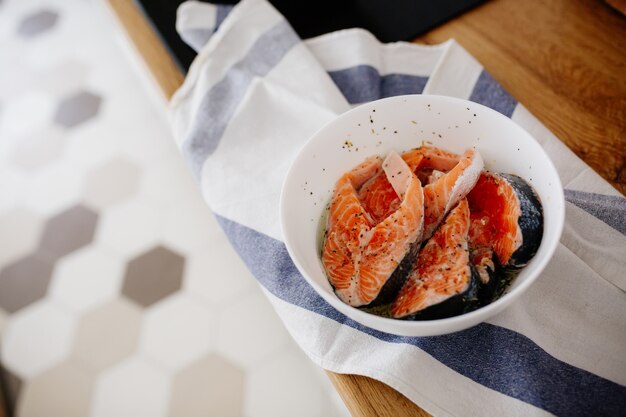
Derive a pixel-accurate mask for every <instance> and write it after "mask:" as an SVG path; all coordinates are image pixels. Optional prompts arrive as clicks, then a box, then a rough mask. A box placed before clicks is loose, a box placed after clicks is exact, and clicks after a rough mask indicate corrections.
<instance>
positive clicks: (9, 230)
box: [0, 186, 43, 269]
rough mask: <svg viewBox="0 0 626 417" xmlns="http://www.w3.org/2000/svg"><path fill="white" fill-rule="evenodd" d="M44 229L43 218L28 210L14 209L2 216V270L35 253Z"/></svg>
mask: <svg viewBox="0 0 626 417" xmlns="http://www.w3.org/2000/svg"><path fill="white" fill-rule="evenodd" d="M0 189H2V188H1V186H0ZM42 227H43V219H42V218H41V216H39V215H37V214H35V213H33V212H32V211H30V210H28V209H24V208H14V209H12V210H9V211H6V212H4V213H2V214H0V230H1V231H2V232H1V233H0V269H1V268H2V267H3V266H5V265H6V264H7V263H8V262H11V261H14V260H16V259H17V258H19V257H21V256H24V255H26V254H27V253H29V252H32V251H33V250H34V249H35V248H36V247H37V243H38V242H39V238H40V236H41V230H42Z"/></svg>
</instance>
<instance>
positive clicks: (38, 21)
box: [17, 10, 59, 38]
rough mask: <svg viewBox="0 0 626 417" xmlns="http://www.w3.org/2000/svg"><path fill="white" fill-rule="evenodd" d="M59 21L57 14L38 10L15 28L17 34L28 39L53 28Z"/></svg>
mask: <svg viewBox="0 0 626 417" xmlns="http://www.w3.org/2000/svg"><path fill="white" fill-rule="evenodd" d="M58 19H59V15H58V14H57V12H55V11H52V10H39V11H37V12H34V13H31V14H29V15H28V16H26V17H24V19H22V21H21V22H20V24H19V26H18V27H17V33H18V34H19V35H21V36H24V37H27V38H30V37H32V36H35V35H39V34H41V33H43V32H45V31H47V30H50V29H52V28H53V27H54V25H55V24H56V23H57V20H58Z"/></svg>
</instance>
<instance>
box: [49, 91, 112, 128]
mask: <svg viewBox="0 0 626 417" xmlns="http://www.w3.org/2000/svg"><path fill="white" fill-rule="evenodd" d="M101 102H102V98H101V97H100V96H98V95H96V94H94V93H91V92H88V91H81V92H78V93H76V94H73V95H71V96H69V97H66V98H65V99H63V100H62V101H61V102H60V103H59V106H58V107H57V110H56V113H55V115H54V121H55V123H57V124H59V125H61V126H64V127H67V128H71V127H74V126H77V125H79V124H81V123H84V122H86V121H87V120H89V119H92V118H94V117H95V116H96V115H97V114H98V111H99V110H100V104H101Z"/></svg>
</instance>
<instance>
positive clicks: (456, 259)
mask: <svg viewBox="0 0 626 417" xmlns="http://www.w3.org/2000/svg"><path fill="white" fill-rule="evenodd" d="M469 224H470V211H469V206H468V204H467V200H466V199H463V200H461V201H460V202H459V203H458V205H457V206H456V207H455V208H454V209H452V210H451V211H450V213H449V214H448V216H447V217H446V219H445V221H444V222H443V223H442V224H441V226H440V227H439V228H438V229H437V231H436V232H435V233H434V235H433V236H432V237H431V238H430V240H428V242H427V243H426V244H425V245H424V247H423V248H422V250H421V251H420V253H419V255H418V258H417V261H416V263H415V266H414V268H413V270H412V271H411V273H410V275H409V278H408V279H407V281H406V283H405V284H404V286H403V287H402V289H401V290H400V293H399V294H398V297H397V298H396V300H395V301H394V302H393V304H392V305H391V315H392V317H394V318H405V319H406V318H410V319H427V318H428V319H430V318H443V317H449V316H453V315H456V314H460V313H462V312H465V311H468V310H469V309H472V308H475V306H476V303H475V301H476V291H477V283H476V280H477V279H476V275H475V273H474V270H473V268H472V266H471V263H470V259H469V251H468V232H469Z"/></svg>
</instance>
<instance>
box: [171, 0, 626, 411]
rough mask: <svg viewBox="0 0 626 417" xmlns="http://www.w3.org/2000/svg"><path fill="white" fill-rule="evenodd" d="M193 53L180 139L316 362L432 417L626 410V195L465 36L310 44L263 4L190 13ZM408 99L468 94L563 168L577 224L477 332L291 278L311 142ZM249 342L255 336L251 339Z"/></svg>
mask: <svg viewBox="0 0 626 417" xmlns="http://www.w3.org/2000/svg"><path fill="white" fill-rule="evenodd" d="M178 29H179V32H180V33H181V36H182V37H183V39H186V40H187V41H188V42H189V44H190V45H191V46H193V47H194V48H196V49H197V50H198V56H197V58H196V60H195V62H194V63H193V65H192V66H191V69H190V71H189V73H188V75H187V79H186V80H185V83H184V85H183V86H182V87H181V88H180V90H179V91H178V92H177V93H176V95H175V96H174V98H173V99H172V103H171V114H172V124H173V129H174V133H175V137H176V140H177V142H178V145H179V147H180V149H181V151H182V154H183V156H184V158H185V159H186V161H187V163H188V165H189V167H190V168H191V170H192V171H193V173H194V175H195V176H196V177H197V179H198V180H199V182H200V185H201V189H202V193H203V195H204V198H205V199H206V202H207V204H208V205H209V206H210V208H211V209H212V210H213V212H214V213H215V215H216V216H217V218H218V219H219V222H220V223H221V225H222V227H223V229H224V231H225V232H226V234H227V235H228V237H229V239H230V241H231V242H232V245H233V246H234V247H235V249H236V250H237V252H238V253H239V254H240V255H241V257H242V258H243V260H244V261H245V262H246V264H247V265H248V267H249V268H250V270H251V271H252V273H253V274H254V276H255V277H256V278H257V279H258V281H259V283H260V284H261V286H262V287H263V288H264V290H265V292H266V294H267V296H268V297H269V299H270V300H271V301H272V303H273V305H274V307H275V309H276V311H277V312H278V314H279V316H280V317H281V319H282V320H283V322H284V324H285V326H286V327H287V329H288V330H289V332H290V333H291V335H292V336H293V338H294V339H295V340H296V341H297V343H298V344H299V345H300V346H301V348H302V349H303V350H304V351H305V352H306V353H307V354H308V355H309V357H310V358H311V359H312V360H313V361H314V362H315V363H317V364H318V365H319V366H321V367H323V368H325V369H329V370H331V371H334V372H340V373H352V374H360V375H367V376H370V377H372V378H376V379H378V380H380V381H383V382H385V383H386V384H388V385H390V386H392V387H394V388H395V389H397V390H398V391H400V392H402V393H403V394H405V395H406V396H407V397H409V398H410V399H411V400H413V401H415V402H416V403H417V404H419V405H420V406H422V407H423V408H424V409H426V410H427V411H429V412H430V413H432V414H434V415H441V416H447V415H449V416H468V415H472V416H503V415H508V416H511V415H514V416H534V415H549V414H555V415H562V416H573V415H614V416H617V415H625V413H626V387H625V386H626V293H625V291H626V272H625V271H626V236H625V234H626V227H625V224H626V199H624V198H623V197H621V196H620V195H619V193H617V192H616V191H615V190H614V189H613V188H612V187H611V186H610V185H609V184H608V183H606V182H605V181H604V180H603V179H602V178H600V177H599V176H598V175H597V174H596V173H595V172H594V171H593V170H591V169H590V168H589V167H588V166H586V165H585V164H584V163H583V162H582V161H581V160H580V159H578V158H577V157H576V156H575V155H574V154H573V153H572V152H571V151H570V150H569V149H568V148H567V147H565V146H564V145H563V143H561V142H560V141H559V140H558V139H557V138H556V137H555V136H554V135H553V134H552V133H551V132H550V131H548V130H547V129H546V128H545V127H544V126H543V125H542V124H541V123H540V122H539V121H537V119H535V117H533V116H532V115H531V114H530V113H529V112H528V111H527V110H526V108H524V106H522V105H521V104H519V103H517V101H516V100H515V99H514V98H513V97H511V96H510V95H509V94H507V92H506V91H504V90H503V89H502V87H501V86H500V85H499V84H498V83H497V82H496V81H495V80H494V79H493V78H492V77H491V76H490V75H489V74H488V73H487V72H486V71H485V70H484V69H483V68H482V67H481V65H480V64H479V63H478V62H477V61H476V60H475V59H474V58H472V57H471V56H470V55H469V54H468V53H467V52H466V51H465V50H464V49H463V48H461V47H460V46H459V45H458V44H457V43H455V42H454V41H448V42H446V43H443V44H441V45H435V46H418V45H412V44H407V43H394V44H388V45H382V44H380V43H379V42H378V41H377V40H376V39H375V38H374V37H373V36H372V35H371V34H370V33H368V32H366V31H363V30H359V29H353V30H345V31H340V32H336V33H330V34H327V35H324V36H320V37H318V38H314V39H310V40H307V41H302V40H300V39H299V38H298V36H297V35H296V33H295V32H294V31H293V30H292V28H291V27H290V26H289V23H288V22H286V21H285V19H284V18H283V16H281V15H280V14H279V13H278V12H277V11H276V10H275V9H274V8H273V7H272V6H271V5H270V4H269V3H268V2H267V1H265V0H243V1H242V2H241V3H239V5H237V6H235V7H234V8H232V10H231V9H230V8H228V7H225V6H213V5H208V4H203V3H198V2H188V3H185V4H183V5H182V6H181V8H180V9H179V16H178ZM408 93H424V94H426V93H430V94H441V95H449V96H455V97H460V98H464V99H470V100H473V101H476V102H478V103H481V104H484V105H487V106H489V107H491V108H494V109H496V110H498V111H499V112H501V113H504V114H505V115H507V116H509V117H511V118H512V119H513V120H514V121H515V122H516V123H518V124H519V125H521V126H522V127H524V128H525V129H526V130H528V131H529V132H530V133H531V134H532V135H533V136H534V137H535V138H536V139H537V140H538V141H539V142H540V143H541V145H542V146H543V147H544V149H545V150H546V152H547V153H548V154H549V155H550V157H551V158H552V160H553V161H554V163H555V165H556V167H557V170H558V171H559V173H560V176H561V181H562V183H563V184H565V187H566V190H565V196H566V199H567V207H566V223H565V228H564V232H563V237H562V239H561V244H560V246H559V248H558V249H557V251H556V253H555V255H554V258H553V259H552V261H551V262H550V264H549V265H548V267H547V268H546V270H545V272H544V273H543V275H542V277H541V278H540V279H539V280H538V281H537V282H536V283H535V284H534V285H533V286H532V287H531V288H530V290H529V291H527V292H526V293H525V294H524V295H523V296H522V297H521V299H519V300H518V301H517V302H516V303H515V304H514V305H513V306H511V307H510V308H508V309H507V310H505V311H504V312H503V313H502V314H500V315H498V316H496V317H495V318H493V319H491V320H490V321H489V322H487V323H482V324H480V325H478V326H476V327H473V328H471V329H468V330H466V331H462V332H458V333H454V334H449V335H445V336H438V337H423V338H419V337H398V336H392V335H389V334H385V333H381V332H378V331H375V330H372V329H369V328H367V327H364V326H362V325H360V324H358V323H355V322H354V321H352V320H350V319H348V318H347V317H345V316H343V315H342V314H341V313H339V312H337V311H336V310H334V309H333V308H332V307H330V306H329V305H328V304H327V303H326V302H325V301H323V300H322V299H321V298H320V297H319V296H318V295H317V293H316V292H315V291H314V290H313V289H312V288H311V287H310V286H309V285H308V284H307V283H306V281H305V280H304V279H303V278H302V276H301V275H300V274H299V273H298V271H297V269H296V268H295V267H294V265H293V263H292V261H291V259H290V258H289V256H288V254H287V251H286V249H285V245H284V244H283V242H282V241H281V240H282V237H281V232H280V227H279V218H278V201H279V194H280V190H281V185H282V183H283V180H284V177H285V174H286V172H287V169H288V167H289V166H290V163H291V161H292V160H293V158H294V156H295V155H296V154H297V152H298V150H299V149H300V147H301V146H302V145H303V144H304V143H305V142H306V140H307V138H308V137H309V136H311V134H313V133H314V132H315V131H316V130H317V129H319V128H320V127H321V126H322V125H324V124H325V123H327V122H328V121H330V120H332V119H333V118H334V117H336V116H337V115H338V114H341V113H342V112H345V111H346V110H348V109H350V108H351V107H352V106H354V105H357V104H359V103H364V102H367V101H370V100H375V99H379V98H382V97H389V96H393V95H399V94H408ZM251 343H254V341H251Z"/></svg>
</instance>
